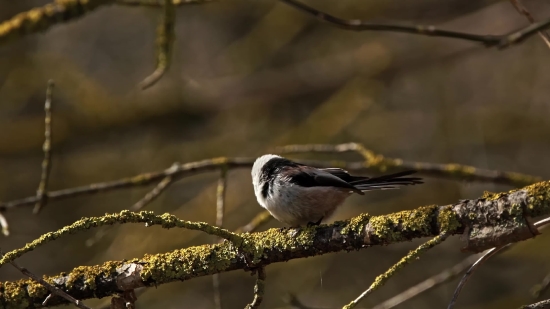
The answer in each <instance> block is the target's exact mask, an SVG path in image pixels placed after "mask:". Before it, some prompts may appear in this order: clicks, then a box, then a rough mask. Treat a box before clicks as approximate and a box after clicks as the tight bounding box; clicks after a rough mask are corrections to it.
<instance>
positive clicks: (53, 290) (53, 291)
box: [0, 252, 90, 309]
mask: <svg viewBox="0 0 550 309" xmlns="http://www.w3.org/2000/svg"><path fill="white" fill-rule="evenodd" d="M0 256H1V257H4V253H2V252H0ZM10 264H11V265H12V266H13V267H15V268H17V270H19V271H20V272H21V273H22V274H23V275H25V276H27V277H29V278H31V279H32V280H34V281H36V282H38V283H40V284H41V285H42V286H44V287H45V288H46V289H48V291H50V293H51V294H49V295H48V296H47V297H46V298H45V299H44V302H43V304H46V303H47V302H48V300H50V298H51V297H52V296H51V295H52V294H55V295H57V296H60V297H63V298H65V299H66V300H68V301H69V302H71V303H73V304H74V305H75V306H77V307H78V308H82V309H90V307H88V306H86V305H84V303H82V302H81V301H80V300H78V299H76V298H74V297H72V296H71V295H69V294H67V293H65V291H63V290H60V289H58V288H57V287H55V286H53V285H51V284H49V283H48V282H46V280H44V279H42V278H40V277H38V276H37V275H35V274H33V273H32V272H30V271H29V270H28V269H26V268H24V267H21V266H19V265H17V263H15V262H14V261H11V262H10ZM44 306H45V305H44Z"/></svg>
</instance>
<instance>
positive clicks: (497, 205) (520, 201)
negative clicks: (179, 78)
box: [0, 181, 550, 308]
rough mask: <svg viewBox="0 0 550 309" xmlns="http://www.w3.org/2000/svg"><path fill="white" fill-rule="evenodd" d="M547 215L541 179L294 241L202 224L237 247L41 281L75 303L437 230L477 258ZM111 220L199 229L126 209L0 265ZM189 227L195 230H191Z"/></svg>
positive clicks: (34, 290)
mask: <svg viewBox="0 0 550 309" xmlns="http://www.w3.org/2000/svg"><path fill="white" fill-rule="evenodd" d="M548 214H550V181H544V182H540V183H537V184H534V185H531V186H528V187H525V188H522V189H518V190H513V191H510V192H506V193H498V194H490V193H487V194H485V195H484V196H483V197H481V198H479V199H476V200H462V201H460V202H458V203H456V204H452V205H446V206H435V205H433V206H426V207H420V208H417V209H414V210H408V211H401V212H397V213H393V214H388V215H383V216H369V215H367V214H362V215H359V216H357V217H355V218H352V219H350V220H346V221H338V222H335V223H333V224H331V225H321V226H317V227H308V228H303V229H302V230H301V231H300V232H299V233H298V234H297V235H295V233H293V232H294V231H293V230H287V231H286V232H282V231H280V230H279V229H270V230H267V231H265V232H260V233H252V234H249V233H244V234H232V233H230V232H229V231H225V230H223V229H216V228H215V227H211V226H210V227H209V228H208V229H212V230H211V231H210V232H211V233H212V234H215V235H217V236H221V235H224V236H226V238H229V239H231V238H233V237H238V240H239V241H235V240H232V241H226V242H224V243H221V244H210V245H202V246H195V247H190V248H184V249H178V250H175V251H172V252H168V253H162V254H154V255H149V254H147V255H145V256H144V257H142V258H137V259H133V260H129V261H110V262H106V263H104V264H103V265H96V266H81V267H77V268H75V269H73V270H72V271H71V272H69V273H62V274H60V275H57V276H51V277H45V280H46V281H48V282H50V283H52V284H54V285H55V286H56V287H58V288H60V289H62V290H64V291H65V292H67V293H68V294H70V295H72V296H73V297H75V298H78V299H82V300H83V299H88V298H97V297H105V296H109V295H113V294H115V293H122V292H124V291H127V290H132V289H135V288H138V287H142V286H157V285H160V284H165V283H169V282H173V281H181V280H189V279H192V278H196V277H200V276H207V275H213V274H215V273H220V272H227V271H232V270H238V269H241V270H249V269H257V268H259V267H265V266H267V265H269V264H273V263H278V262H285V261H288V260H291V259H297V258H304V257H311V256H316V255H321V254H326V253H331V252H339V251H344V250H346V251H350V250H358V249H362V248H367V247H370V246H374V245H388V244H392V243H398V242H405V241H410V240H412V239H415V238H422V237H435V236H437V235H440V234H441V233H442V232H443V231H447V232H448V233H449V234H463V236H464V237H463V238H464V239H465V241H466V245H465V247H464V248H463V249H464V250H469V251H475V252H479V251H482V250H484V249H486V248H489V247H497V246H500V245H502V244H505V243H510V242H517V241H520V240H525V239H529V238H532V237H534V236H535V235H536V234H537V233H538V232H537V230H536V228H534V227H533V226H532V225H531V224H530V222H531V218H532V217H536V216H541V215H548ZM117 216H122V217H125V218H127V219H128V222H148V221H150V222H152V223H155V224H163V226H165V227H175V226H178V224H185V225H188V224H198V225H201V224H204V223H190V222H187V221H182V220H179V219H176V218H174V217H173V216H170V215H167V214H166V215H163V216H155V215H153V214H152V213H150V212H141V213H139V214H135V213H131V212H128V211H125V212H122V213H121V214H120V215H107V216H105V217H103V218H95V219H94V220H91V221H90V220H89V219H83V220H81V221H79V222H80V223H79V224H78V226H79V227H78V228H72V229H71V228H69V227H65V228H63V229H61V230H60V231H58V232H55V233H49V234H46V235H44V236H42V237H41V238H40V239H38V240H36V241H34V242H32V243H31V244H29V245H28V246H26V247H25V248H22V249H18V250H15V251H12V252H10V253H8V254H7V255H6V257H4V258H3V259H2V260H0V265H2V264H5V263H7V262H9V261H11V260H13V259H15V258H16V257H18V256H20V255H21V254H23V253H24V252H27V251H29V250H32V248H34V247H36V245H38V244H42V243H45V242H46V241H49V240H52V239H53V238H57V237H59V236H61V235H63V234H68V233H70V232H76V231H77V230H79V229H85V228H90V227H94V226H98V225H101V224H110V223H115V222H116V223H118V222H119V221H120V220H118V219H113V218H116V217H117ZM183 222H185V223H183ZM191 226H192V227H197V228H195V229H201V230H202V228H198V226H194V225H191ZM186 227H187V226H186ZM217 233H219V234H221V235H218V234H217ZM227 233H229V234H227ZM222 237H223V236H222ZM0 293H1V294H0V308H28V307H31V308H32V307H35V306H36V307H37V306H39V305H40V304H41V303H42V301H43V300H44V299H45V297H46V296H47V295H48V293H49V292H48V291H47V290H46V289H45V288H44V287H43V286H41V285H40V284H37V283H35V282H33V281H32V280H19V281H14V282H9V281H8V282H4V283H2V284H0ZM63 303H66V301H64V300H63V299H60V298H56V299H52V300H51V301H50V303H49V305H58V304H63Z"/></svg>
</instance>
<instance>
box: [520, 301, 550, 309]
mask: <svg viewBox="0 0 550 309" xmlns="http://www.w3.org/2000/svg"><path fill="white" fill-rule="evenodd" d="M548 308H550V299H547V300H543V301H539V302H538V303H534V304H531V305H527V306H521V307H519V309H548Z"/></svg>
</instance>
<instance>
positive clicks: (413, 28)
mask: <svg viewBox="0 0 550 309" xmlns="http://www.w3.org/2000/svg"><path fill="white" fill-rule="evenodd" d="M281 2H283V3H286V4H288V5H290V6H291V7H293V8H295V9H298V10H300V11H302V12H305V13H307V14H310V15H312V16H314V17H316V18H318V19H320V20H322V21H324V22H327V23H329V24H331V25H334V26H336V27H339V28H342V29H346V30H352V31H391V32H401V33H411V34H420V35H426V36H436V37H447V38H454V39H462V40H467V41H473V42H479V43H483V44H484V45H485V46H486V47H495V46H496V47H498V48H505V47H508V46H510V45H512V44H515V43H519V42H520V41H523V40H524V39H526V38H527V37H529V36H531V35H533V34H535V33H537V32H538V31H540V30H543V29H545V28H547V27H549V26H550V19H548V20H545V21H543V22H539V23H534V24H532V25H530V26H528V27H525V28H522V29H519V30H516V31H514V32H512V33H509V34H504V35H479V34H471V33H464V32H456V31H449V30H442V29H437V28H436V27H435V26H431V25H430V26H424V25H404V24H401V25H400V24H395V23H372V22H368V21H363V20H360V19H342V18H339V17H336V16H333V15H330V14H327V13H324V12H321V11H319V10H317V9H314V8H312V7H310V6H308V5H306V4H304V3H301V2H298V1H296V0H281Z"/></svg>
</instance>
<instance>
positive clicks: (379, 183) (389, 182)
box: [322, 168, 423, 191]
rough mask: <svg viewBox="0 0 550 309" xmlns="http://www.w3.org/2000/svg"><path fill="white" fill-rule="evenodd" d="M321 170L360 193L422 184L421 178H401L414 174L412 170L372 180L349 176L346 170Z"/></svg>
mask: <svg viewBox="0 0 550 309" xmlns="http://www.w3.org/2000/svg"><path fill="white" fill-rule="evenodd" d="M322 170H323V171H326V172H328V173H331V174H332V175H334V176H336V177H338V178H340V179H342V180H344V181H346V182H348V183H349V184H351V185H353V186H354V187H356V188H358V189H360V190H362V191H371V190H385V189H398V188H399V187H400V186H406V185H414V184H421V183H423V182H422V178H417V177H403V176H408V175H411V174H414V173H416V171H414V170H409V171H403V172H398V173H394V174H388V175H382V176H379V177H373V178H370V177H361V176H351V175H350V174H349V173H348V172H347V171H346V170H343V169H340V168H325V169H322Z"/></svg>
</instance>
